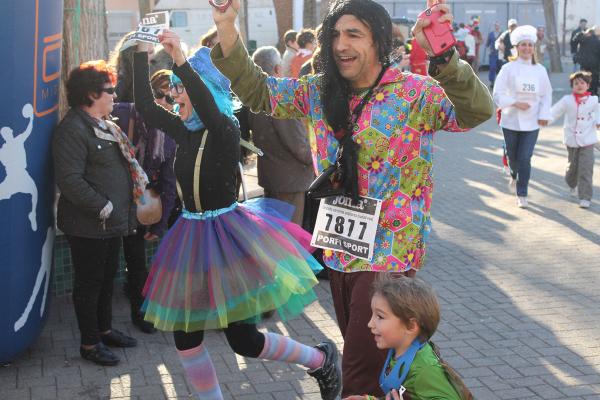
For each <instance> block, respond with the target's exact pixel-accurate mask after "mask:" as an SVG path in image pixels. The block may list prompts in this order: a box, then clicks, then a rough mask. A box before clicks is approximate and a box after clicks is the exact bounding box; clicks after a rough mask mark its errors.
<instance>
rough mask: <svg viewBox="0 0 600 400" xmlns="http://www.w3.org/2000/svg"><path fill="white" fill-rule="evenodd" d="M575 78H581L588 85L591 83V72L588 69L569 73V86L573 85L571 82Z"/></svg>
mask: <svg viewBox="0 0 600 400" xmlns="http://www.w3.org/2000/svg"><path fill="white" fill-rule="evenodd" d="M575 79H581V80H583V81H585V82H586V83H587V84H588V85H589V84H590V83H592V73H591V72H588V71H577V72H573V73H572V74H571V75H569V84H570V85H571V87H573V82H575Z"/></svg>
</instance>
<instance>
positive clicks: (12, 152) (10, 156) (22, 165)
mask: <svg viewBox="0 0 600 400" xmlns="http://www.w3.org/2000/svg"><path fill="white" fill-rule="evenodd" d="M21 113H22V114H23V117H24V118H26V119H29V123H28V124H27V128H26V129H25V131H24V132H22V133H21V134H17V135H15V134H13V130H12V129H11V128H9V127H3V128H2V129H0V135H1V137H2V139H3V141H4V144H2V146H0V163H1V164H2V165H3V166H4V168H5V169H6V178H5V179H4V181H2V182H0V201H3V200H10V198H11V197H13V196H14V195H15V194H18V193H25V194H29V195H31V211H30V212H29V214H28V215H27V217H28V219H29V223H30V225H31V230H33V231H37V214H36V208H37V201H38V190H37V186H36V184H35V181H34V180H33V178H32V177H31V175H29V173H28V172H27V153H26V151H25V141H26V140H27V139H28V138H29V136H30V135H31V131H32V130H33V119H34V117H33V107H32V106H31V104H29V103H27V104H25V105H24V106H23V110H22V111H21ZM53 247H54V229H53V228H52V226H50V227H49V228H48V230H47V232H46V238H45V240H44V245H43V246H42V252H41V257H40V269H39V270H38V273H37V277H36V280H35V284H34V287H33V291H32V293H31V296H30V298H29V301H28V302H27V305H26V306H25V309H24V310H23V313H22V314H21V316H20V317H19V319H18V320H17V321H15V324H14V331H15V332H16V331H18V330H20V329H21V328H22V327H23V326H25V324H26V323H27V320H28V319H29V314H30V312H31V310H32V308H33V304H34V303H35V299H36V298H37V297H38V294H39V293H40V290H41V289H42V282H44V278H45V280H46V282H45V285H44V294H43V297H42V303H41V306H40V318H41V317H42V316H43V315H44V308H45V306H46V297H47V295H48V286H49V284H50V268H51V266H52V249H53Z"/></svg>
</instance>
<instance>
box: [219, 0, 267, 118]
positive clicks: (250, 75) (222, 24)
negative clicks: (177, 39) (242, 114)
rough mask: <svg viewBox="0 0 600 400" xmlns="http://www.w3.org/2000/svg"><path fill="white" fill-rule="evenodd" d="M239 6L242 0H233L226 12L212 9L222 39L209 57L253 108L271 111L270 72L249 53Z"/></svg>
mask: <svg viewBox="0 0 600 400" xmlns="http://www.w3.org/2000/svg"><path fill="white" fill-rule="evenodd" d="M239 8H240V1H239V0H232V2H231V5H230V6H229V7H228V8H227V9H226V10H225V12H221V11H219V10H217V9H216V8H214V9H213V19H214V21H215V25H216V27H217V34H218V36H219V43H218V44H217V45H216V46H215V47H214V48H213V49H212V51H211V53H210V57H211V59H212V62H213V64H215V66H216V67H217V68H218V69H219V70H220V71H221V73H222V74H223V75H225V76H226V77H227V78H229V80H230V81H231V89H232V90H233V92H234V93H235V94H236V95H237V96H238V97H239V98H240V100H241V101H242V103H244V105H246V106H248V107H250V109H251V110H252V111H254V112H260V111H262V112H266V113H271V105H270V103H269V91H268V89H267V85H266V79H267V74H265V73H264V72H263V71H262V70H261V69H260V68H259V67H257V66H256V65H255V64H254V62H253V61H252V59H251V58H250V57H249V56H248V52H247V51H246V48H245V47H244V45H243V43H242V41H241V40H240V35H239V32H238V30H237V28H236V26H235V19H236V18H237V15H238V10H239Z"/></svg>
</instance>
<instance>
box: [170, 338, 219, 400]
mask: <svg viewBox="0 0 600 400" xmlns="http://www.w3.org/2000/svg"><path fill="white" fill-rule="evenodd" d="M177 353H178V354H179V360H180V361H181V365H183V369H184V370H185V373H186V375H187V378H188V381H189V382H190V384H191V385H192V387H193V388H194V390H195V391H196V394H197V396H198V398H199V399H203V400H204V399H206V400H222V399H223V394H222V393H221V388H220V387H219V381H218V379H217V373H216V371H215V367H214V365H213V363H212V360H211V359H210V355H209V354H208V351H207V350H206V349H205V348H204V345H202V344H201V345H200V346H198V347H194V348H191V349H188V350H177Z"/></svg>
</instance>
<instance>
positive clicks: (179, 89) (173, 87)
mask: <svg viewBox="0 0 600 400" xmlns="http://www.w3.org/2000/svg"><path fill="white" fill-rule="evenodd" d="M169 90H170V91H173V90H175V92H177V94H181V93H183V91H184V90H185V86H183V83H176V84H170V85H169Z"/></svg>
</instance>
